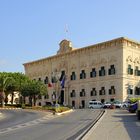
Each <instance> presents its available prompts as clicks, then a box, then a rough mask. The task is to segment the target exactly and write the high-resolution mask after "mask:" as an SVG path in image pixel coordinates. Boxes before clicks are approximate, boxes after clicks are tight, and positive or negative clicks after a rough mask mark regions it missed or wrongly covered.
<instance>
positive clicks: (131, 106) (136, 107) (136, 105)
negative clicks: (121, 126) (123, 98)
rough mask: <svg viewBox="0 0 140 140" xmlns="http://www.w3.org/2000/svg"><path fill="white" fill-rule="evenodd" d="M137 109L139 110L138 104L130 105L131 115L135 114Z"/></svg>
mask: <svg viewBox="0 0 140 140" xmlns="http://www.w3.org/2000/svg"><path fill="white" fill-rule="evenodd" d="M137 109H138V104H137V103H133V104H130V105H129V106H128V111H129V112H130V113H135V112H136V110H137Z"/></svg>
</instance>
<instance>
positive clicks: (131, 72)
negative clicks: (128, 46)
mask: <svg viewBox="0 0 140 140" xmlns="http://www.w3.org/2000/svg"><path fill="white" fill-rule="evenodd" d="M127 73H128V74H129V75H133V69H132V68H131V65H128V69H127Z"/></svg>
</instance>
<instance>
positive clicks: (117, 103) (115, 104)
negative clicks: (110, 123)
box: [113, 101, 122, 108]
mask: <svg viewBox="0 0 140 140" xmlns="http://www.w3.org/2000/svg"><path fill="white" fill-rule="evenodd" d="M113 104H114V106H115V107H116V108H121V107H122V103H121V102H119V101H114V102H113Z"/></svg>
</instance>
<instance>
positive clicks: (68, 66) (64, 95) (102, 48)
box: [23, 37, 140, 108]
mask: <svg viewBox="0 0 140 140" xmlns="http://www.w3.org/2000/svg"><path fill="white" fill-rule="evenodd" d="M59 45H60V48H59V50H58V52H57V54H56V55H54V56H51V57H47V58H44V59H40V60H36V61H32V62H28V63H25V64H23V65H24V68H25V74H26V75H27V76H29V77H30V78H31V79H35V80H41V81H43V82H45V83H46V86H48V85H49V84H51V86H48V95H49V96H47V97H46V96H45V97H42V98H41V99H39V100H38V104H39V105H45V104H47V103H48V102H59V103H62V104H65V105H70V106H74V107H75V108H79V107H87V106H88V102H89V101H90V100H100V101H102V102H104V101H113V100H119V101H125V100H126V99H128V98H131V97H139V96H140V82H139V80H140V43H138V42H136V41H133V40H130V39H127V38H124V37H121V38H117V39H113V40H110V41H106V42H102V43H98V44H95V45H91V46H87V47H84V48H80V49H75V48H73V47H72V44H71V42H70V41H67V40H62V41H61V42H60V44H59ZM62 75H63V76H65V85H64V88H62V87H61V81H60V77H61V76H62ZM52 77H55V78H56V81H55V82H54V81H52ZM61 80H62V79H61ZM52 82H54V83H52Z"/></svg>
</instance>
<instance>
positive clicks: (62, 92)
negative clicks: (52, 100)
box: [59, 90, 64, 105]
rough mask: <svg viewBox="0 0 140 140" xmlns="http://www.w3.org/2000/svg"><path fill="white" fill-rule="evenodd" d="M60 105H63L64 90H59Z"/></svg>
mask: <svg viewBox="0 0 140 140" xmlns="http://www.w3.org/2000/svg"><path fill="white" fill-rule="evenodd" d="M59 103H60V104H61V105H63V104H64V90H61V93H60V102H59Z"/></svg>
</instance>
